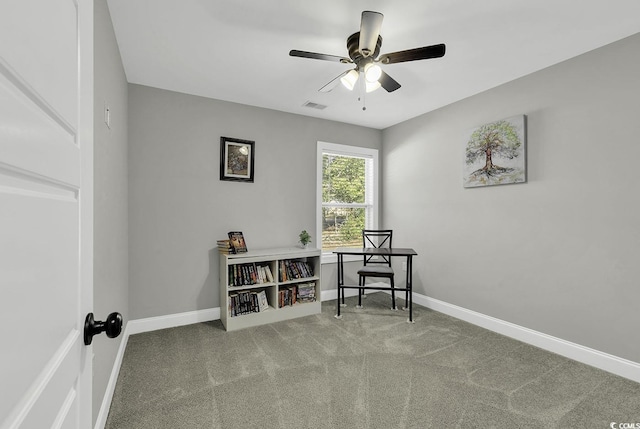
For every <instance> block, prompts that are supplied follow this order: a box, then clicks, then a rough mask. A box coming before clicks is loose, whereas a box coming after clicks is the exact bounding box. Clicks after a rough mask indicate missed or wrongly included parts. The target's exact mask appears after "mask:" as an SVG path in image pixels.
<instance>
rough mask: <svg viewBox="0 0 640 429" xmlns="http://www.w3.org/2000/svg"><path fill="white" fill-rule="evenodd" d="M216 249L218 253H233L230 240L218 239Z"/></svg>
mask: <svg viewBox="0 0 640 429" xmlns="http://www.w3.org/2000/svg"><path fill="white" fill-rule="evenodd" d="M218 251H219V252H220V253H224V254H225V255H229V254H232V253H235V252H234V250H233V247H232V246H231V241H230V240H228V239H227V240H218Z"/></svg>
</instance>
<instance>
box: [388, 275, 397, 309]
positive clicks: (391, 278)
mask: <svg viewBox="0 0 640 429" xmlns="http://www.w3.org/2000/svg"><path fill="white" fill-rule="evenodd" d="M389 280H391V303H392V304H393V307H391V309H392V310H396V290H395V289H394V286H395V285H394V283H393V277H390V278H389Z"/></svg>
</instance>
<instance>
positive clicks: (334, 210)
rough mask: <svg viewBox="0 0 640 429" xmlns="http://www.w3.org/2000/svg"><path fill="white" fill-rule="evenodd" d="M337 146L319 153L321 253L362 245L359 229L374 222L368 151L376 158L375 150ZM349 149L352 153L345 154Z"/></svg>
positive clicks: (372, 169) (373, 197) (370, 166)
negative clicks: (337, 248)
mask: <svg viewBox="0 0 640 429" xmlns="http://www.w3.org/2000/svg"><path fill="white" fill-rule="evenodd" d="M327 145H329V144H327ZM333 146H338V145H333ZM345 148H347V149H346V150H345ZM340 149H342V150H339V151H335V152H333V151H330V150H327V149H325V150H322V152H321V156H322V173H321V177H322V185H321V186H322V190H321V191H322V192H321V193H322V212H321V215H322V220H321V222H322V224H321V231H320V232H321V234H322V235H321V237H322V250H323V252H324V253H328V252H331V251H332V250H333V249H335V248H336V247H340V246H348V247H361V246H362V230H363V229H365V228H373V227H374V225H376V224H377V223H376V222H375V214H374V212H375V210H374V201H375V195H374V194H375V192H374V176H375V173H374V170H375V169H374V156H373V155H372V154H371V153H372V152H375V155H376V156H375V158H376V160H377V151H375V150H373V149H363V148H353V147H349V146H341V147H340ZM349 149H353V150H354V152H353V153H348V150H349ZM345 152H346V153H345ZM319 155H320V152H319Z"/></svg>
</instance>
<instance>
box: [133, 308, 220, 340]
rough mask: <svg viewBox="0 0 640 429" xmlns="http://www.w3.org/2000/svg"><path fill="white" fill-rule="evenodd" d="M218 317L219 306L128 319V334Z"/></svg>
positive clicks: (207, 320)
mask: <svg viewBox="0 0 640 429" xmlns="http://www.w3.org/2000/svg"><path fill="white" fill-rule="evenodd" d="M218 319H220V307H216V308H207V309H205V310H196V311H188V312H186V313H178V314H169V315H166V316H157V317H147V318H145V319H137V320H131V321H129V324H128V326H130V332H129V334H130V335H133V334H139V333H142V332H150V331H157V330H158V329H167V328H175V327H176V326H184V325H191V324H193V323H201V322H209V321H211V320H218Z"/></svg>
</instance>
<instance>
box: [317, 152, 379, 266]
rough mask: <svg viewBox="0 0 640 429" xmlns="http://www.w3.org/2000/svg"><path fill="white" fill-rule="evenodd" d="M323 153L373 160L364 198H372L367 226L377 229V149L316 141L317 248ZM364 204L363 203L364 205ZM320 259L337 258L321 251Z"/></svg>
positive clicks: (320, 243)
mask: <svg viewBox="0 0 640 429" xmlns="http://www.w3.org/2000/svg"><path fill="white" fill-rule="evenodd" d="M325 153H332V154H336V155H343V156H353V157H358V158H369V159H371V160H372V161H373V167H372V170H373V171H372V182H373V183H372V184H371V186H370V189H369V188H367V190H366V192H367V194H366V196H365V199H366V200H372V203H371V205H372V207H371V214H372V217H373V219H371V220H370V223H369V225H368V228H372V229H377V228H378V206H379V205H380V204H379V201H380V200H379V190H378V188H379V186H378V182H379V178H378V172H379V168H378V149H372V148H368V147H359V146H350V145H344V144H337V143H328V142H322V141H318V146H317V158H316V160H317V168H316V174H317V175H316V237H317V240H318V243H317V245H318V248H320V249H321V248H322V156H323V155H324V154H325ZM354 206H357V205H352V204H350V205H349V207H354ZM364 206H365V205H363V207H364ZM366 206H369V204H366ZM320 259H321V263H322V264H331V263H336V262H337V260H338V258H337V256H336V255H335V254H334V253H332V252H323V253H322V257H321V258H320ZM360 259H361V257H357V256H354V257H349V256H345V257H344V260H345V262H346V261H349V260H354V261H355V260H360Z"/></svg>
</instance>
